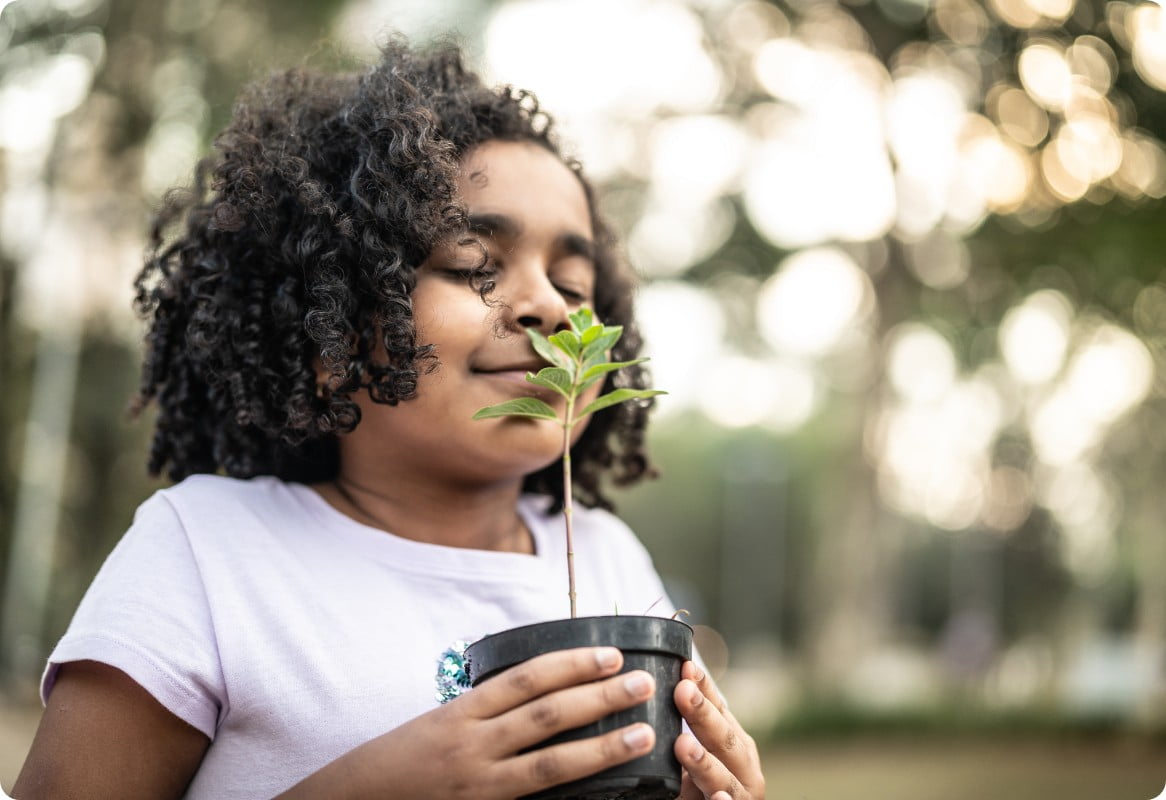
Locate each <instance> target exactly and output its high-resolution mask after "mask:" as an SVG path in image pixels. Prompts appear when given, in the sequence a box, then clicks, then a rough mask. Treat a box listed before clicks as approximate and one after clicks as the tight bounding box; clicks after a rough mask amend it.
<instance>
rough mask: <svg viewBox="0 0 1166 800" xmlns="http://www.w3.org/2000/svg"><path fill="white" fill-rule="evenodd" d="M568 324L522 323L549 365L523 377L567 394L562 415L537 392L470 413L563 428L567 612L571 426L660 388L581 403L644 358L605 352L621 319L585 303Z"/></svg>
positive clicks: (571, 550) (571, 580) (571, 553)
mask: <svg viewBox="0 0 1166 800" xmlns="http://www.w3.org/2000/svg"><path fill="white" fill-rule="evenodd" d="M569 321H570V328H569V329H566V330H561V331H558V332H557V333H553V334H551V335H550V336H543V335H542V334H541V333H539V332H538V331H536V330H535V329H533V328H526V333H527V335H528V336H530V341H531V344H533V345H534V350H535V352H536V353H538V354H539V357H541V358H542V359H543V360H545V361H547V362H549V363H550V364H551V366H549V367H544V368H543V369H540V370H539V371H538V373H537V374H535V373H533V372H528V373H526V380H527V381H528V382H530V383H533V384H534V385H535V386H542V387H544V388H546V389H550V390H552V391H554V392H557V393H558V394H560V395H562V396H563V397H564V398H565V399H566V401H567V402H566V406H565V408H564V409H563V415H562V416H559V414H558V413H556V412H555V409H554V408H552V407H551V406H550V405H549V404H548V403H545V402H543V401H542V400H539V399H538V398H537V397H519V398H516V399H514V400H507V401H506V402H505V403H499V404H497V405H493V406H486V407H485V408H482V409H478V412H477V413H476V414H474V419H491V418H493V417H534V418H535V419H545V420H550V421H552V422H556V423H558V425H559V427H561V428H562V429H563V520H564V522H565V525H566V533H567V594H568V596H569V597H570V600H571V618H572V619H574V618H575V617H576V616H577V614H576V613H575V544H574V539H573V537H572V529H571V511H572V508H573V503H572V499H571V431H572V430H574V428H575V426H576V425H577V424H578V423H579V422H580V420H582V419H584V418H585V417H586V416H587V415H588V414H591V413H594V412H596V411H600V410H602V409H605V408H608V407H610V406H614V405H619V404H620V403H623V402H626V401H628V400H635V399H638V398H644V397H653V396H655V395H658V394H665V393H664V392H661V391H659V390H657V389H615V390H613V391H610V392H608V393H607V394H603V395H600V396H599V397H597V398H595V399H594V400H592V401H591V402H590V403H587V404H586V405H585V406H583V407H582V408H580V409H577V408H576V406H577V405H578V404H579V396H580V395H581V394H583V392H585V391H587V389H589V388H590V387H592V386H594V385H595V384H596V383H598V382H599V381H602V380H604V378H605V377H606V376H607V374H608V373H610V372H615V371H616V370H620V369H623V368H624V367H630V366H632V365H633V364H640V363H643V362H644V361H647V360H648V359H646V358H637V359H634V360H632V361H611V360H609V353H610V352H611V348H612V347H614V346H615V343H616V342H618V341H619V338H620V336H622V335H623V327H622V326H620V325H604V324H603V323H601V322H600V321H599V320H598V319H596V318H595V315H594V314H593V313H592V312H591V309H589V308H581V309H579V310H578V311H576V312H575V313H573V314H571V315H569Z"/></svg>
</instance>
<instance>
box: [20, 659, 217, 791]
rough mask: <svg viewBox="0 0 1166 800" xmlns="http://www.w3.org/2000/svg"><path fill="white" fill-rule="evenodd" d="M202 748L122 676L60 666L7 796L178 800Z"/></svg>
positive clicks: (89, 666)
mask: <svg viewBox="0 0 1166 800" xmlns="http://www.w3.org/2000/svg"><path fill="white" fill-rule="evenodd" d="M209 745H210V740H209V739H208V738H207V737H206V735H205V734H203V733H202V732H200V731H198V730H196V729H195V728H192V727H191V726H190V725H188V724H187V723H186V722H184V721H182V720H181V719H179V718H178V717H176V716H174V715H173V714H172V713H170V712H169V711H168V710H166V708H164V707H163V706H162V704H161V703H159V702H158V701H157V700H155V699H154V697H153V696H152V695H151V694H150V693H149V692H147V691H146V690H145V689H143V688H142V687H141V686H139V685H138V684H137V683H135V682H134V681H133V680H132V679H131V678H130V677H129V676H128V675H126V674H125V673H124V672H122V671H120V670H118V669H115V668H113V667H111V666H108V665H106V664H100V663H98V662H95V661H74V662H71V663H67V664H63V665H62V666H61V669H60V674H59V675H58V677H57V681H56V684H55V685H54V687H53V692H52V694H50V695H49V701H48V705H47V706H46V708H45V713H44V716H43V717H42V718H41V722H40V727H39V728H38V729H37V732H36V738H35V739H34V740H33V743H32V749H31V750H30V751H29V754H28V758H27V760H26V761H25V762H24V768H23V769H22V770H21V771H20V776H19V777H18V778H17V779H16V785H15V786H14V787H13V789H12V795H13V797H14V798H16V800H40V798H52V799H53V800H71V798H78V800H81V799H82V798H84V799H85V800H100V799H101V798H117V800H136V798H141V799H142V800H157V799H158V798H171V797H173V798H178V797H181V796H182V793H183V792H184V791H185V790H186V787H187V784H189V783H190V779H191V777H193V775H194V773H195V771H196V770H197V769H198V765H199V763H200V762H201V761H202V757H203V754H204V753H206V749H207V747H208V746H209Z"/></svg>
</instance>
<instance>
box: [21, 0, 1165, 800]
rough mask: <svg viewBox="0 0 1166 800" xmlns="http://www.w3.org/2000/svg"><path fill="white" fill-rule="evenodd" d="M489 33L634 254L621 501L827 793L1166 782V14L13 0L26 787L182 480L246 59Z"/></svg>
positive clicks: (788, 781)
mask: <svg viewBox="0 0 1166 800" xmlns="http://www.w3.org/2000/svg"><path fill="white" fill-rule="evenodd" d="M390 28H393V29H397V30H400V31H403V32H405V33H407V34H408V35H410V36H411V37H413V38H414V39H415V40H425V39H427V38H430V37H432V36H434V35H437V34H440V33H443V32H455V33H456V34H457V35H458V36H459V37H460V39H461V40H462V41H463V42H464V44H465V46H466V48H467V49H468V50H469V52H470V53H472V55H473V58H474V60H475V63H476V64H478V65H479V66H480V67H481V69H483V70H484V71H485V72H486V74H487V75H488V76H490V77H491V79H492V80H494V81H498V82H506V83H513V84H515V85H518V86H522V87H527V88H531V89H534V90H535V91H536V92H537V93H538V95H539V97H540V99H541V100H542V101H543V102H544V104H545V105H546V107H547V108H549V109H550V110H551V111H553V112H554V113H556V114H557V116H558V117H559V120H560V123H561V131H562V135H563V136H564V138H565V139H566V141H567V142H568V150H569V151H570V152H572V153H575V154H577V155H578V156H579V157H580V158H581V159H582V160H583V162H584V164H585V166H586V167H587V168H588V170H589V172H590V174H591V175H592V176H593V177H594V178H595V179H596V180H597V181H598V183H599V184H600V185H601V187H602V189H603V204H604V208H605V209H606V212H607V214H608V216H609V217H610V218H611V219H612V221H613V222H614V223H615V225H616V227H617V228H618V229H619V230H620V231H621V232H622V234H623V241H624V242H625V244H626V250H627V253H628V256H629V258H630V260H631V261H632V263H633V264H634V265H635V266H636V268H637V269H638V270H639V271H640V273H641V274H642V279H643V280H642V290H641V295H640V316H641V320H642V325H643V328H644V331H645V335H646V338H647V341H648V349H649V354H650V355H651V356H652V357H653V362H652V367H653V371H654V374H655V384H656V385H657V386H659V387H661V388H664V389H667V390H668V391H669V392H670V394H669V395H668V396H667V397H664V398H662V399H661V401H660V404H659V412H658V415H657V418H656V422H655V431H654V434H653V444H654V453H655V457H656V460H657V462H658V465H659V466H660V468H661V470H662V473H663V478H662V479H661V480H659V481H656V482H654V483H652V484H650V485H647V486H643V487H640V488H637V489H634V490H632V491H630V492H626V493H623V494H621V495H620V496H619V497H620V511H621V513H622V514H623V516H625V518H626V519H627V520H628V521H629V522H630V523H631V524H632V525H633V527H634V528H635V529H636V530H637V531H638V532H639V533H640V535H641V537H642V538H643V539H644V540H645V542H646V543H647V544H648V546H649V548H650V549H651V550H652V552H653V554H654V556H655V558H656V563H657V566H658V567H659V568H660V570H661V572H662V573H663V574H664V575H665V576H666V577H667V579H668V580H669V583H670V589H671V591H672V592H673V594H674V596H675V599H676V600H677V602H678V604H679V605H682V606H685V607H687V608H688V609H690V610H691V612H692V615H691V617H690V621H691V622H692V623H693V624H694V625H696V626H697V628H698V634H699V642H700V646H701V648H702V651H703V653H704V655H705V657H706V659H707V660H708V662H709V664H710V666H711V667H712V668H713V670H714V673H715V674H716V675H718V676H719V680H720V682H721V685H722V686H723V688H724V690H725V692H726V694H728V695H729V697H730V700H731V702H732V703H733V706H734V709H735V710H736V711H737V713H738V715H739V716H740V717H741V718H742V720H743V721H744V722H745V724H746V725H747V726H748V727H749V729H750V730H751V732H753V733H754V735H755V736H756V737H757V738H758V739H759V740H761V741H763V742H764V749H765V753H766V758H767V763H769V765H770V766H769V769H768V775H769V778H770V783H771V792H772V793H773V795H774V796H782V797H785V796H788V797H793V798H803V797H804V798H818V797H828V798H841V797H864V798H870V797H874V798H884V797H886V798H890V797H895V798H907V799H908V800H910V798H954V799H955V800H958V799H959V798H965V797H966V798H972V797H982V796H985V795H987V796H992V797H995V798H998V799H999V798H1005V799H1006V798H1012V797H1015V798H1033V797H1056V798H1058V799H1059V800H1064V799H1065V798H1076V797H1082V798H1085V797H1090V798H1098V797H1106V798H1119V797H1120V798H1126V797H1128V798H1145V800H1148V799H1149V798H1151V797H1153V796H1154V795H1155V794H1157V793H1158V792H1159V791H1160V790H1161V787H1162V786H1163V784H1164V783H1166V204H1164V200H1163V198H1164V197H1166V146H1164V145H1163V138H1164V137H1166V12H1164V11H1163V9H1162V6H1161V5H1159V4H1157V3H1154V2H1146V1H1143V2H1119V1H1117V0H1115V1H1114V2H1102V0H987V2H979V0H843V1H842V2H837V1H836V0H786V2H781V3H773V2H761V1H760V0H511V1H510V2H490V0H446V1H445V2H429V1H428V0H333V1H329V0H278V2H277V0H119V1H118V2H111V0H16V1H15V2H11V1H9V2H5V0H0V154H2V162H0V191H2V199H0V342H2V347H0V387H2V390H0V685H2V686H3V689H2V690H0V698H2V699H0V714H3V718H2V720H0V783H2V784H4V785H5V786H10V785H11V783H12V780H13V779H14V777H15V773H16V770H17V769H18V768H19V764H20V762H21V761H22V759H23V755H24V753H25V751H26V750H27V747H28V744H29V742H30V740H31V735H32V731H33V729H34V727H35V722H36V719H37V716H38V714H39V705H38V704H37V702H36V692H35V686H36V680H37V678H38V676H39V672H40V669H41V667H42V664H43V659H44V657H45V655H46V654H47V652H48V650H49V649H50V648H51V646H52V644H53V643H54V642H55V640H56V638H57V637H58V636H59V635H60V634H61V633H62V632H63V630H64V628H65V626H66V625H67V623H68V620H69V618H70V616H71V614H72V612H73V610H74V608H75V606H76V604H77V602H78V600H79V598H80V596H81V593H82V592H83V591H84V589H85V587H86V585H87V584H88V582H89V580H90V579H91V578H92V576H93V574H94V573H95V572H96V570H97V568H98V566H99V565H100V563H101V561H102V559H103V558H104V556H105V554H106V553H107V552H108V551H109V550H110V548H112V546H113V544H114V543H115V542H116V541H117V539H118V537H119V536H120V535H121V533H122V532H123V531H124V529H125V527H126V526H127V524H128V522H129V520H130V517H131V515H132V512H133V509H134V508H135V507H136V505H137V504H138V503H139V502H141V500H142V499H144V498H145V497H146V496H147V495H148V494H149V493H150V492H152V491H153V490H155V489H156V488H159V486H160V485H161V484H160V483H158V482H154V481H151V480H149V479H148V478H147V477H146V475H145V469H144V454H145V442H146V438H147V435H148V433H149V430H148V429H149V425H148V420H147V421H145V422H141V423H131V422H130V421H129V420H128V419H127V417H126V412H125V409H126V405H127V400H128V398H129V396H130V395H131V393H132V392H133V390H134V388H135V385H136V379H137V375H136V368H137V360H138V357H139V343H140V339H141V333H142V330H141V326H140V322H139V321H138V320H137V319H135V317H134V316H133V314H132V312H131V310H130V283H131V280H132V276H133V274H134V273H135V271H136V270H137V269H138V267H139V264H140V260H141V255H142V251H143V247H144V234H145V230H146V226H147V224H148V218H149V212H150V210H151V209H152V208H153V207H154V206H155V205H156V204H157V203H158V201H159V199H160V197H161V194H162V193H163V192H164V191H165V190H166V189H167V188H168V187H170V186H172V185H174V184H176V183H178V184H181V183H184V182H186V181H187V180H188V179H189V177H190V174H191V169H192V166H193V163H194V160H195V159H196V157H197V156H198V155H200V154H202V153H204V152H205V151H206V150H207V149H208V148H209V146H210V140H211V138H212V137H213V135H214V132H215V131H216V130H218V129H219V128H220V127H221V126H222V125H223V123H224V122H225V120H226V119H227V117H228V116H229V113H230V109H231V106H232V102H233V98H234V97H235V95H236V93H237V91H238V89H239V88H240V86H241V85H242V84H243V83H245V82H246V81H247V80H249V79H251V78H255V77H258V76H261V75H263V74H265V73H267V72H268V71H269V70H271V69H273V68H277V67H278V68H283V67H288V66H295V65H299V64H304V63H307V64H310V65H313V66H317V67H320V68H324V69H340V68H347V67H352V66H355V65H359V64H361V63H365V62H367V61H369V60H371V59H373V58H375V53H376V43H377V41H378V39H379V38H382V37H383V36H384V35H385V34H386V32H387V31H388V30H389V29H390Z"/></svg>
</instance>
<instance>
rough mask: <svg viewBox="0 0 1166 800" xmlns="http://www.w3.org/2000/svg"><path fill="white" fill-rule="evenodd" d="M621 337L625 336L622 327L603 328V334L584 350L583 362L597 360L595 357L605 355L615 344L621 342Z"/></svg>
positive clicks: (589, 343)
mask: <svg viewBox="0 0 1166 800" xmlns="http://www.w3.org/2000/svg"><path fill="white" fill-rule="evenodd" d="M621 336H623V326H622V325H611V326H608V325H605V326H603V333H601V334H599V335H598V336H596V337H595V338H594V339H592V340H591V341H590V342H588V343H587V346H586V347H584V348H583V360H584V361H589V360H591V359H593V358H595V356H601V355H603V354H605V353H606V352H607V351H608V350H610V349H611V348H612V347H614V346H615V343H616V342H618V341H619V337H621Z"/></svg>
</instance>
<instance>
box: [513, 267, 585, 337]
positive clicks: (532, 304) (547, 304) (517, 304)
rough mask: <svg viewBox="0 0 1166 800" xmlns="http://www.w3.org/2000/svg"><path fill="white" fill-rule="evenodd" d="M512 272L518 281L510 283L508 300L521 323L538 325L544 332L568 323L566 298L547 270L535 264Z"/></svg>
mask: <svg viewBox="0 0 1166 800" xmlns="http://www.w3.org/2000/svg"><path fill="white" fill-rule="evenodd" d="M511 274H512V275H513V277H514V278H515V280H514V284H515V285H514V286H512V287H508V288H510V292H509V293H508V294H509V297H508V298H507V302H508V305H509V306H510V308H511V311H512V313H513V315H514V319H515V321H516V322H517V324H518V325H519V326H520V327H523V328H535V329H536V330H538V331H539V333H542V334H543V335H544V336H549V335H550V334H552V333H554V332H556V331H561V330H564V329H566V328H567V327H569V323H568V321H567V314H568V313H569V312H570V309H569V308H568V307H567V301H566V300H565V299H564V298H563V295H562V294H561V293H560V292H559V290H558V289H556V288H555V286H554V284H552V283H551V280H550V277H549V276H548V275H547V273H546V272H545V270H543V269H541V268H539V267H533V268H530V269H526V270H521V271H520V270H513V271H512V273H511Z"/></svg>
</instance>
